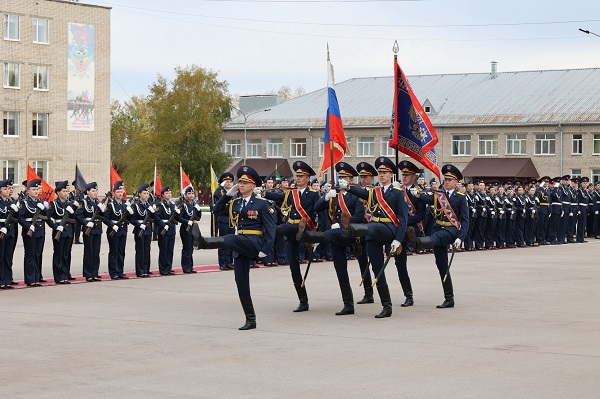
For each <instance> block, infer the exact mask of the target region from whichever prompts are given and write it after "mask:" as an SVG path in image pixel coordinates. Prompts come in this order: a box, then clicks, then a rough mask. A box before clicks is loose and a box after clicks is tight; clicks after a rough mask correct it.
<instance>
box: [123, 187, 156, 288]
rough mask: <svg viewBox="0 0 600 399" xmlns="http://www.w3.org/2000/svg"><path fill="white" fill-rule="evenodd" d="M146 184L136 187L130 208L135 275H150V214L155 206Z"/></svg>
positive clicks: (154, 210)
mask: <svg viewBox="0 0 600 399" xmlns="http://www.w3.org/2000/svg"><path fill="white" fill-rule="evenodd" d="M149 188H150V186H149V185H148V184H142V185H140V186H139V187H138V198H137V200H136V201H135V202H134V203H133V205H132V206H131V208H132V209H133V214H131V215H130V219H129V221H130V222H131V224H132V225H133V239H134V241H135V275H136V276H138V277H143V278H145V277H150V275H151V272H150V244H151V242H152V222H153V220H154V219H153V217H152V214H153V213H154V212H156V207H155V206H154V204H152V203H151V202H150V201H149V197H150V192H149V191H148V189H149Z"/></svg>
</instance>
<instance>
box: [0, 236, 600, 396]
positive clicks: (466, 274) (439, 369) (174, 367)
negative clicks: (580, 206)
mask: <svg viewBox="0 0 600 399" xmlns="http://www.w3.org/2000/svg"><path fill="white" fill-rule="evenodd" d="M203 231H206V229H205V228H204V227H203ZM102 245H103V247H102V269H101V270H103V271H106V258H105V257H106V252H107V250H108V246H107V245H105V241H103V244H102ZM178 245H180V244H178ZM74 248H75V249H74V251H75V252H74V261H73V263H74V265H77V267H75V268H74V270H73V271H74V272H76V274H78V275H80V274H81V271H80V268H79V264H80V261H77V262H76V261H75V260H76V259H79V258H78V256H80V255H78V254H77V251H79V254H81V252H82V246H81V245H77V246H75V247H74ZM178 248H179V247H178ZM152 251H153V269H155V267H156V258H155V257H154V255H156V256H157V253H158V250H157V248H156V245H155V243H153V249H152ZM177 251H178V250H176V256H175V258H176V261H175V263H174V264H175V265H176V266H178V259H179V254H178V253H177ZM127 252H128V255H127V270H129V271H131V270H133V252H134V251H133V238H132V237H131V235H130V241H128V250H127ZM199 252H200V251H196V252H195V261H196V265H198V266H200V265H215V264H216V262H215V261H216V251H205V253H203V254H200V253H199ZM599 253H600V240H593V239H590V242H589V243H587V244H570V245H562V246H545V247H541V248H523V249H506V250H495V251H480V252H471V253H458V254H456V256H455V258H454V265H453V266H452V269H453V280H454V288H455V300H456V308H454V309H436V308H435V305H437V304H440V303H441V302H442V301H443V293H442V287H441V284H440V281H439V277H438V275H437V269H436V268H435V265H434V258H433V255H416V256H411V257H409V260H408V267H409V273H410V275H411V279H412V284H413V289H414V292H415V306H413V307H409V308H401V307H400V303H402V301H403V297H402V291H401V289H400V284H399V282H398V279H397V277H396V275H395V268H394V267H393V266H392V264H390V267H389V269H388V270H389V271H388V273H387V275H388V281H389V282H390V287H391V288H390V291H391V295H392V302H393V304H394V305H393V312H394V313H393V315H392V317H391V318H389V319H375V318H373V316H374V315H375V314H377V313H379V311H380V310H381V306H380V304H379V303H375V304H369V305H356V314H355V315H349V316H335V315H334V313H335V312H336V311H338V310H340V309H341V308H342V300H341V296H340V292H339V287H338V285H337V280H336V278H335V272H334V270H333V265H332V263H331V262H324V263H317V264H314V265H313V267H312V269H311V272H310V275H309V279H308V283H307V287H308V295H309V299H310V311H309V312H304V313H293V312H292V309H294V308H295V307H296V306H297V303H298V300H297V297H296V293H295V291H294V288H293V286H292V282H291V278H290V272H289V268H288V267H286V266H281V267H273V268H260V269H253V270H252V271H251V287H252V296H253V299H254V304H255V309H256V313H257V324H258V328H257V329H256V330H251V331H238V329H237V328H238V327H239V326H241V325H242V324H243V322H244V315H243V313H242V309H241V306H240V303H239V300H238V298H237V292H236V288H235V283H234V281H233V272H231V271H225V272H220V271H216V272H204V273H198V274H193V275H177V276H169V277H153V278H149V279H135V278H132V279H130V280H119V281H111V280H107V281H104V282H96V283H81V284H73V285H66V286H54V285H53V286H48V287H42V288H26V289H16V290H10V291H3V292H0V393H1V394H2V396H3V397H12V398H61V399H66V398H286V399H289V398H441V397H446V398H597V397H598V395H599V393H598V392H600V382H599V378H598V376H599V375H600V300H599V299H600V298H599V293H600V290H599V287H600V284H599V283H600V274H599V273H600V271H599V266H600V261H599V260H598V254H599ZM50 254H51V244H50V242H49V241H47V243H46V248H45V251H44V255H45V263H44V272H45V273H44V274H45V277H51V267H50V265H51V264H50V261H49V255H50ZM21 256H22V247H21V244H19V247H18V248H17V251H16V254H15V258H17V257H21ZM304 268H305V265H303V269H304ZM197 269H200V268H197ZM213 269H214V268H213ZM349 269H350V277H351V281H352V282H353V289H354V296H355V300H358V299H360V298H361V297H362V288H361V287H358V282H359V272H358V264H357V263H356V261H351V262H349ZM15 271H16V272H17V273H16V274H17V277H20V276H22V260H17V259H16V262H15ZM376 302H378V300H376Z"/></svg>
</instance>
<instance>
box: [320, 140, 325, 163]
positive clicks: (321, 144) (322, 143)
mask: <svg viewBox="0 0 600 399" xmlns="http://www.w3.org/2000/svg"><path fill="white" fill-rule="evenodd" d="M323 154H325V139H324V138H323V137H319V158H323Z"/></svg>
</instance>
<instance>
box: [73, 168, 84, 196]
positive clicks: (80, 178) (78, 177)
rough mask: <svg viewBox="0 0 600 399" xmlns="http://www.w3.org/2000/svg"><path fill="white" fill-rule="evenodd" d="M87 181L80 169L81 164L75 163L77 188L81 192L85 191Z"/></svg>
mask: <svg viewBox="0 0 600 399" xmlns="http://www.w3.org/2000/svg"><path fill="white" fill-rule="evenodd" d="M86 184H87V183H86V181H85V179H84V178H83V173H81V170H79V166H77V164H75V188H76V189H77V190H79V191H81V192H84V191H85V185H86Z"/></svg>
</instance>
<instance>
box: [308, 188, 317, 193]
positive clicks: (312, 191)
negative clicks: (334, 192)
mask: <svg viewBox="0 0 600 399" xmlns="http://www.w3.org/2000/svg"><path fill="white" fill-rule="evenodd" d="M308 190H309V191H310V192H311V193H318V191H317V190H313V189H312V188H309V189H308Z"/></svg>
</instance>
